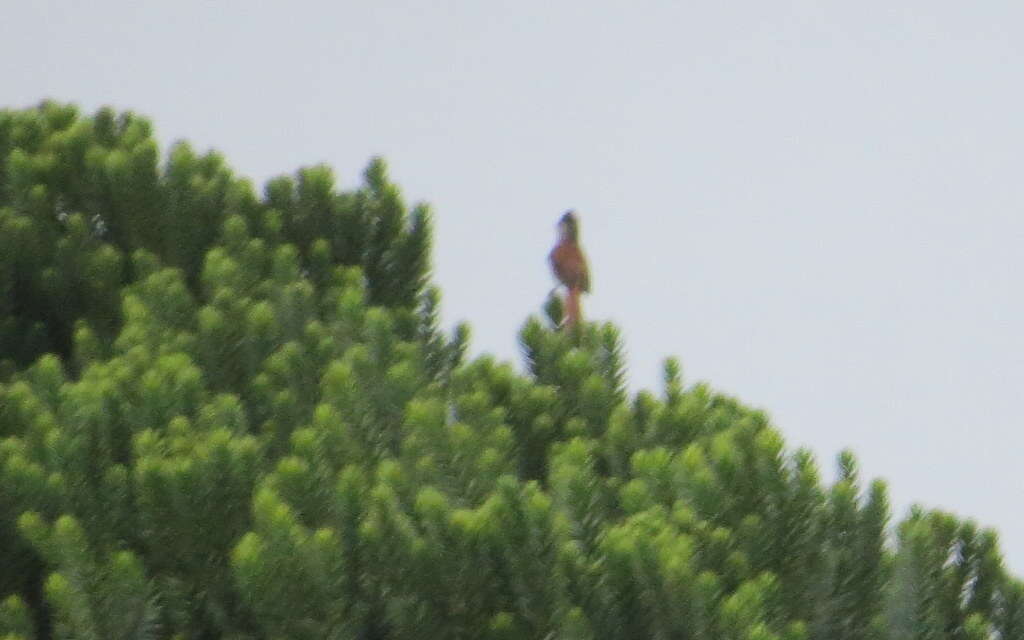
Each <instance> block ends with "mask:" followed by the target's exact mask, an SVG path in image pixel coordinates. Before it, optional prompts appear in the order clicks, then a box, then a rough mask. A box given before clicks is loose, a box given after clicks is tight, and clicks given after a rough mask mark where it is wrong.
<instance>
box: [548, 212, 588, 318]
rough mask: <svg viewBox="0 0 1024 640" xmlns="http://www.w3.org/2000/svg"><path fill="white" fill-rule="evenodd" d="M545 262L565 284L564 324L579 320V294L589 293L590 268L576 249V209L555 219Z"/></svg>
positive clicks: (577, 229) (578, 246)
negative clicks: (555, 236) (554, 236)
mask: <svg viewBox="0 0 1024 640" xmlns="http://www.w3.org/2000/svg"><path fill="white" fill-rule="evenodd" d="M548 262H550V263H551V270H552V271H553V272H554V274H555V277H556V278H558V281H559V282H561V283H562V284H563V285H565V288H566V291H567V293H566V297H565V321H564V324H565V326H567V327H573V326H576V325H577V324H578V323H579V321H580V294H582V293H589V292H590V270H589V269H588V268H587V258H586V256H584V255H583V249H581V248H580V227H579V221H578V220H577V219H576V212H575V211H573V210H572V209H570V210H568V211H566V212H565V214H564V215H562V217H561V218H560V219H559V221H558V242H556V243H555V247H554V248H553V249H552V250H551V253H550V254H548Z"/></svg>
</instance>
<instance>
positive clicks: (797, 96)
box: [0, 0, 1024, 572]
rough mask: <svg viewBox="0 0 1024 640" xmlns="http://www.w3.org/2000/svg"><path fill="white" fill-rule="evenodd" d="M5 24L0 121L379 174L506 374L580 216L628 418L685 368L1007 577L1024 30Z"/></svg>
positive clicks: (634, 5) (840, 25)
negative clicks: (120, 114) (119, 117)
mask: <svg viewBox="0 0 1024 640" xmlns="http://www.w3.org/2000/svg"><path fill="white" fill-rule="evenodd" d="M4 5H5V6H4V8H3V9H2V11H0V78H3V81H2V83H0V105H4V106H16V107H20V106H29V105H32V104H35V103H36V102H38V101H39V100H40V99H42V98H44V97H52V98H56V99H59V100H65V101H73V102H76V103H79V104H80V105H82V106H83V107H84V108H85V109H86V110H88V111H90V112H91V111H92V110H93V109H95V108H97V107H99V106H100V105H103V104H110V105H113V106H115V107H118V108H130V109H133V110H135V111H138V112H140V113H143V114H145V115H147V116H149V117H151V118H153V120H154V123H155V125H156V127H157V131H158V135H159V137H160V138H161V140H163V141H164V142H165V143H168V142H170V141H171V140H174V139H177V138H182V137H184V138H187V139H189V140H190V141H191V142H192V143H193V144H194V145H195V146H196V147H197V148H199V149H206V148H210V147H212V148H216V149H218V150H220V151H222V152H223V153H224V154H225V155H226V157H227V159H228V161H229V163H230V164H231V165H232V166H233V167H234V168H235V169H236V171H238V172H239V173H240V174H242V175H246V176H249V177H251V178H253V179H254V180H255V181H256V182H257V184H258V185H262V182H263V181H264V180H265V179H266V178H267V177H269V176H272V175H276V174H278V173H282V172H291V171H293V170H294V169H296V168H297V167H299V166H301V165H309V164H314V163H318V162H326V163H329V164H330V165H332V166H333V167H335V169H336V170H337V173H338V176H339V181H340V184H341V186H344V187H351V186H354V185H356V184H357V183H358V179H359V172H360V171H361V170H362V168H363V166H364V165H365V164H366V162H367V160H368V159H369V157H370V156H371V155H375V154H381V155H383V156H384V157H385V158H386V159H387V160H388V162H389V164H390V166H391V169H392V175H393V177H394V179H395V180H396V181H397V182H398V183H399V184H400V185H401V186H402V187H403V188H404V190H405V193H406V195H407V196H408V197H409V199H410V200H425V201H428V202H430V203H431V204H432V205H433V206H434V210H435V213H436V227H437V246H436V252H435V266H436V278H437V281H438V282H439V283H440V285H441V286H442V287H443V289H444V293H445V310H446V316H447V318H448V319H449V320H450V321H452V322H454V321H455V320H457V319H465V320H468V321H469V322H470V323H471V324H472V326H473V330H474V341H473V347H474V352H475V353H480V352H483V351H487V352H492V353H496V354H497V355H499V356H501V357H502V358H505V359H514V360H516V361H517V362H518V360H519V355H518V352H517V347H516V332H517V330H518V328H519V327H520V325H521V323H522V321H523V319H524V318H525V317H526V316H527V314H529V313H531V312H534V311H535V310H536V309H537V308H538V307H539V305H540V304H541V302H542V301H543V298H544V296H545V295H546V294H547V292H548V291H549V290H550V288H551V286H552V281H551V277H550V275H549V274H548V271H547V265H546V263H545V256H546V253H547V251H548V249H549V247H550V245H551V243H552V242H553V240H554V224H555V222H556V220H557V218H558V216H559V215H560V214H561V212H562V211H563V210H565V209H567V208H569V207H575V208H576V209H577V210H578V211H579V212H580V214H581V219H582V233H583V240H584V242H585V245H586V248H587V250H588V252H589V254H590V259H591V263H592V265H591V268H592V271H593V281H594V291H593V294H592V295H591V296H590V297H589V298H588V299H587V300H586V301H585V306H584V312H585V314H587V315H588V316H589V317H591V318H593V319H608V320H612V321H614V322H615V323H617V324H618V325H619V326H620V327H621V328H622V330H623V333H624V336H625V339H626V342H627V346H628V349H629V353H630V363H631V373H632V380H633V382H634V384H635V386H637V387H654V386H656V385H657V383H658V378H659V375H660V373H659V372H660V364H659V363H660V361H661V360H662V359H663V358H664V357H665V356H668V355H678V356H679V357H680V358H681V360H682V362H683V366H684V371H685V375H686V376H687V379H688V380H690V381H693V380H698V379H703V380H708V381H709V382H710V383H711V384H712V385H713V386H715V387H716V388H718V389H720V390H723V391H725V392H728V393H731V394H734V395H736V396H738V397H739V398H741V399H742V400H743V401H745V402H747V403H748V404H752V405H755V406H759V407H762V408H764V409H766V410H767V411H769V412H770V413H771V415H772V416H773V418H774V421H775V423H776V425H777V426H778V428H779V429H780V430H781V431H782V432H783V433H784V434H785V436H786V438H787V440H788V442H789V444H790V445H791V446H793V447H796V446H801V445H806V446H810V447H811V448H812V449H813V450H814V451H815V452H816V453H817V454H818V457H819V461H820V463H821V465H822V467H823V469H824V470H826V471H827V475H829V476H830V475H831V472H832V467H833V460H834V456H835V454H836V453H837V452H838V450H839V449H841V448H843V447H852V448H853V449H854V450H855V451H856V453H857V455H858V457H859V459H860V461H861V464H862V468H863V472H864V476H865V477H870V476H883V477H885V478H886V479H887V480H889V482H890V488H891V491H892V497H893V502H894V507H895V512H896V516H897V517H901V516H902V514H903V512H904V510H905V509H906V507H907V506H908V505H909V504H910V503H911V502H914V501H919V502H922V503H924V504H926V505H929V506H939V507H943V508H947V509H951V510H953V511H955V512H956V513H958V514H960V515H962V516H967V517H973V518H976V519H977V520H978V521H979V522H980V523H981V524H983V525H986V526H994V527H996V528H997V529H998V530H999V531H1000V534H1001V537H1002V543H1003V548H1004V551H1005V553H1006V555H1007V558H1008V563H1009V564H1010V565H1011V566H1012V567H1013V568H1015V569H1016V570H1017V571H1018V572H1019V571H1021V570H1024V514H1022V512H1021V509H1020V499H1021V495H1022V482H1021V479H1020V478H1021V476H1020V473H1019V465H1020V450H1021V445H1022V443H1024V435H1022V433H1021V427H1022V424H1021V411H1020V410H1019V409H1018V407H1019V406H1020V404H1021V403H1020V395H1021V387H1022V385H1024V302H1022V292H1021V288H1020V286H1019V279H1020V275H1021V273H1022V267H1024V257H1022V255H1021V251H1020V246H1021V244H1022V241H1024V216H1022V215H1021V213H1022V205H1024V180H1022V179H1021V166H1022V160H1024V158H1022V149H1024V126H1022V124H1021V118H1022V114H1024V92H1022V89H1021V79H1022V75H1021V74H1022V69H1024V45H1022V44H1021V43H1022V42H1024V4H1021V3H1019V2H1011V1H995V0H993V1H988V2H978V3H971V2H962V1H957V2H954V1H949V0H928V1H924V0H910V1H907V2H898V3H894V2H879V1H876V0H861V1H859V2H829V1H822V0H798V1H792V2H764V1H763V0H746V1H736V2H710V1H703V0H701V1H696V2H669V1H665V2H642V1H641V2H605V1H599V0H588V1H585V2H584V1H579V0H577V1H572V2H561V3H553V2H535V1H518V2H486V1H483V0H476V1H471V0H466V1H449V2H434V3H430V2H413V1H407V2H397V1H389V0H379V1H377V2H358V3H357V2H344V1H342V2H337V1H335V2H301V1H299V2H288V3H285V2H273V3H271V2H253V1H251V0H249V1H246V2H238V1H225V0H219V1H217V2H211V1H208V0H203V1H199V0H188V1H182V0H179V1H177V2H173V3H169V2H153V1H148V2H140V1H132V2H128V1H123V2H112V1H99V0H98V1H94V2H89V3H84V2H83V3H79V2H70V1H67V2H53V1H50V2H47V1H36V2H31V3H30V2H14V1H13V0H9V1H8V2H5V3H4Z"/></svg>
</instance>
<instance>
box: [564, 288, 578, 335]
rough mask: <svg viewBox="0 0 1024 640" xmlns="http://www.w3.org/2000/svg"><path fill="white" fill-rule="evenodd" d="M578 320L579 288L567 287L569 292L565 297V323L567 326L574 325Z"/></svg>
mask: <svg viewBox="0 0 1024 640" xmlns="http://www.w3.org/2000/svg"><path fill="white" fill-rule="evenodd" d="M579 322H580V289H579V287H569V294H568V295H567V296H566V297H565V324H566V326H568V327H575V326H576V325H577V324H579Z"/></svg>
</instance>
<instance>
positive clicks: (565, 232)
mask: <svg viewBox="0 0 1024 640" xmlns="http://www.w3.org/2000/svg"><path fill="white" fill-rule="evenodd" d="M558 231H559V233H561V234H562V237H563V238H565V239H567V240H571V241H572V242H576V241H577V240H578V239H579V233H580V226H579V222H578V221H577V220H576V212H575V211H573V210H572V209H569V210H568V211H566V212H565V214H564V215H563V216H562V217H561V219H560V220H559V221H558Z"/></svg>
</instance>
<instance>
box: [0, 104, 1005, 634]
mask: <svg viewBox="0 0 1024 640" xmlns="http://www.w3.org/2000/svg"><path fill="white" fill-rule="evenodd" d="M151 129H152V128H151V126H150V124H149V123H148V122H147V121H146V120H145V119H143V118H140V117H138V116H136V115H134V114H131V113H121V114H118V113H115V112H114V111H112V110H110V109H103V110H100V111H99V112H97V113H96V114H94V115H92V116H84V115H82V114H80V113H79V112H78V110H77V109H76V108H75V107H73V106H69V105H61V104H56V103H52V102H46V103H43V104H41V105H39V106H38V107H37V108H32V109H26V110H20V111H3V112H0V360H2V361H3V364H2V366H0V487H3V490H2V491H0V638H5V639H14V638H18V639H22V640H32V639H48V638H67V639H91V638H97V639H98V638H104V639H122V638H137V639H140V640H141V639H163V638H168V639H170V638H174V639H192V638H196V639H209V638H234V639H237V640H242V639H264V638H266V639H272V638H308V639H311V640H312V639H320V638H333V639H338V640H344V639H352V640H356V639H359V640H390V639H395V640H403V639H408V640H412V639H414V638H416V639H418V638H437V639H452V640H461V639H476V638H493V639H496V640H497V639H517V640H518V639H528V638H535V639H537V640H541V639H549V638H566V639H578V640H616V639H620V638H622V639H632V638H655V639H665V640H668V639H681V640H687V639H692V640H704V639H712V638H713V639H721V640H837V639H849V640H862V639H863V640H912V639H913V640H916V639H918V638H920V639H930V640H932V639H933V640H982V639H990V638H998V639H1000V640H1013V639H1021V638H1024V584H1022V583H1021V582H1020V581H1018V580H1017V579H1015V578H1014V577H1012V576H1010V575H1008V573H1007V572H1006V571H1005V570H1004V569H1003V566H1002V561H1001V558H1000V554H999V548H998V542H997V540H996V536H995V534H994V533H993V532H992V531H989V530H984V529H979V528H978V527H977V526H976V525H975V524H974V523H972V522H970V521H965V520H961V519H958V518H956V517H955V516H952V515H949V514H945V513H940V512H933V511H924V510H915V511H914V512H913V513H912V514H911V515H910V517H909V518H908V519H906V520H905V521H903V522H901V523H898V524H896V525H895V526H893V525H891V523H890V513H889V505H888V500H887V491H886V486H885V484H884V483H883V482H881V481H877V480H876V481H874V482H868V483H867V484H865V483H864V482H863V481H862V480H861V479H860V478H859V477H858V473H857V463H856V460H855V458H854V456H853V454H851V453H849V452H844V453H842V454H841V455H840V456H839V463H838V469H839V472H838V479H837V481H835V482H834V483H832V484H831V485H828V486H826V485H825V484H823V482H822V481H821V478H820V473H819V470H818V467H817V464H816V462H815V460H814V458H813V457H812V456H811V455H810V453H809V452H807V451H804V450H798V451H790V450H788V449H787V448H786V446H785V443H784V441H783V439H782V437H781V435H780V434H779V432H778V431H776V430H775V429H774V428H773V427H772V425H771V423H770V421H769V419H768V417H767V416H766V415H765V414H764V413H763V412H761V411H756V410H752V409H750V408H748V407H746V406H744V405H743V404H741V403H740V402H738V401H737V400H735V399H733V398H730V397H727V396H724V395H722V394H720V393H716V392H715V391H713V390H712V389H711V388H709V387H708V386H707V385H706V384H703V383H697V384H687V383H686V382H685V381H684V378H683V374H682V369H681V366H680V364H679V363H678V362H677V361H676V360H672V359H670V360H668V361H667V362H666V365H665V376H664V385H663V389H661V390H659V391H658V392H657V393H654V392H650V391H642V392H640V393H638V394H631V393H630V392H629V390H628V384H627V379H626V371H625V355H624V353H625V347H624V344H623V340H622V336H621V335H620V334H619V332H618V330H617V328H616V327H614V326H613V325H611V324H608V323H586V324H583V325H582V326H580V327H577V328H575V329H573V330H569V331H560V330H557V329H556V328H555V327H556V326H557V324H558V321H559V320H560V318H561V313H562V309H561V306H560V303H559V302H558V300H557V299H555V298H552V299H549V300H548V301H547V302H546V303H545V304H544V313H543V314H541V315H538V316H533V317H530V318H528V319H527V320H526V322H525V324H524V326H523V328H522V331H521V333H520V336H519V339H520V342H521V345H522V348H523V352H524V356H525V369H524V370H523V371H519V370H517V369H516V368H515V367H513V366H511V365H509V364H507V363H501V362H497V361H495V360H494V359H493V358H490V357H487V356H484V357H480V358H476V359H474V360H471V361H467V360H466V358H465V351H466V346H467V343H468V336H469V334H468V329H467V328H466V327H464V326H460V327H457V328H456V329H455V330H454V331H452V332H451V333H446V332H445V331H444V330H443V329H442V327H441V321H440V291H439V289H438V288H437V287H436V285H435V284H434V283H433V282H432V281H431V279H430V250H431V223H430V221H431V214H430V211H429V210H428V209H427V208H426V207H424V206H412V207H408V206H407V205H406V204H405V202H404V201H403V199H402V196H401V193H400V191H399V189H398V188H397V187H396V186H395V185H394V184H393V183H392V182H391V181H390V179H389V178H388V176H387V171H386V167H385V165H384V163H383V162H382V161H380V160H374V161H372V162H371V163H370V165H369V167H368V168H367V170H366V172H365V175H364V176H363V184H362V186H359V187H357V188H356V189H354V190H350V191H343V190H339V189H338V187H337V186H336V184H335V179H334V176H333V174H332V172H331V170H330V169H329V168H327V167H323V166H317V167H309V168H305V169H301V170H300V171H298V172H297V173H296V174H295V175H294V176H282V177H279V178H276V179H273V180H271V181H269V182H268V183H267V185H266V188H265V190H264V193H263V195H262V196H258V195H257V194H256V193H255V192H254V190H253V187H252V185H250V184H249V183H248V182H247V181H245V180H243V179H239V178H237V177H235V176H234V175H233V174H232V172H231V170H230V169H229V168H227V166H226V164H225V162H224V160H223V158H221V157H220V156H219V155H217V154H216V153H207V154H202V155H201V154H197V153H196V152H194V151H193V150H192V149H191V148H190V147H189V146H188V145H187V144H186V143H178V144H176V145H174V146H173V147H172V149H171V150H170V151H169V153H167V154H166V156H165V157H162V156H161V154H160V151H159V149H158V147H157V145H156V143H155V141H154V139H153V137H152V130H151Z"/></svg>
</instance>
